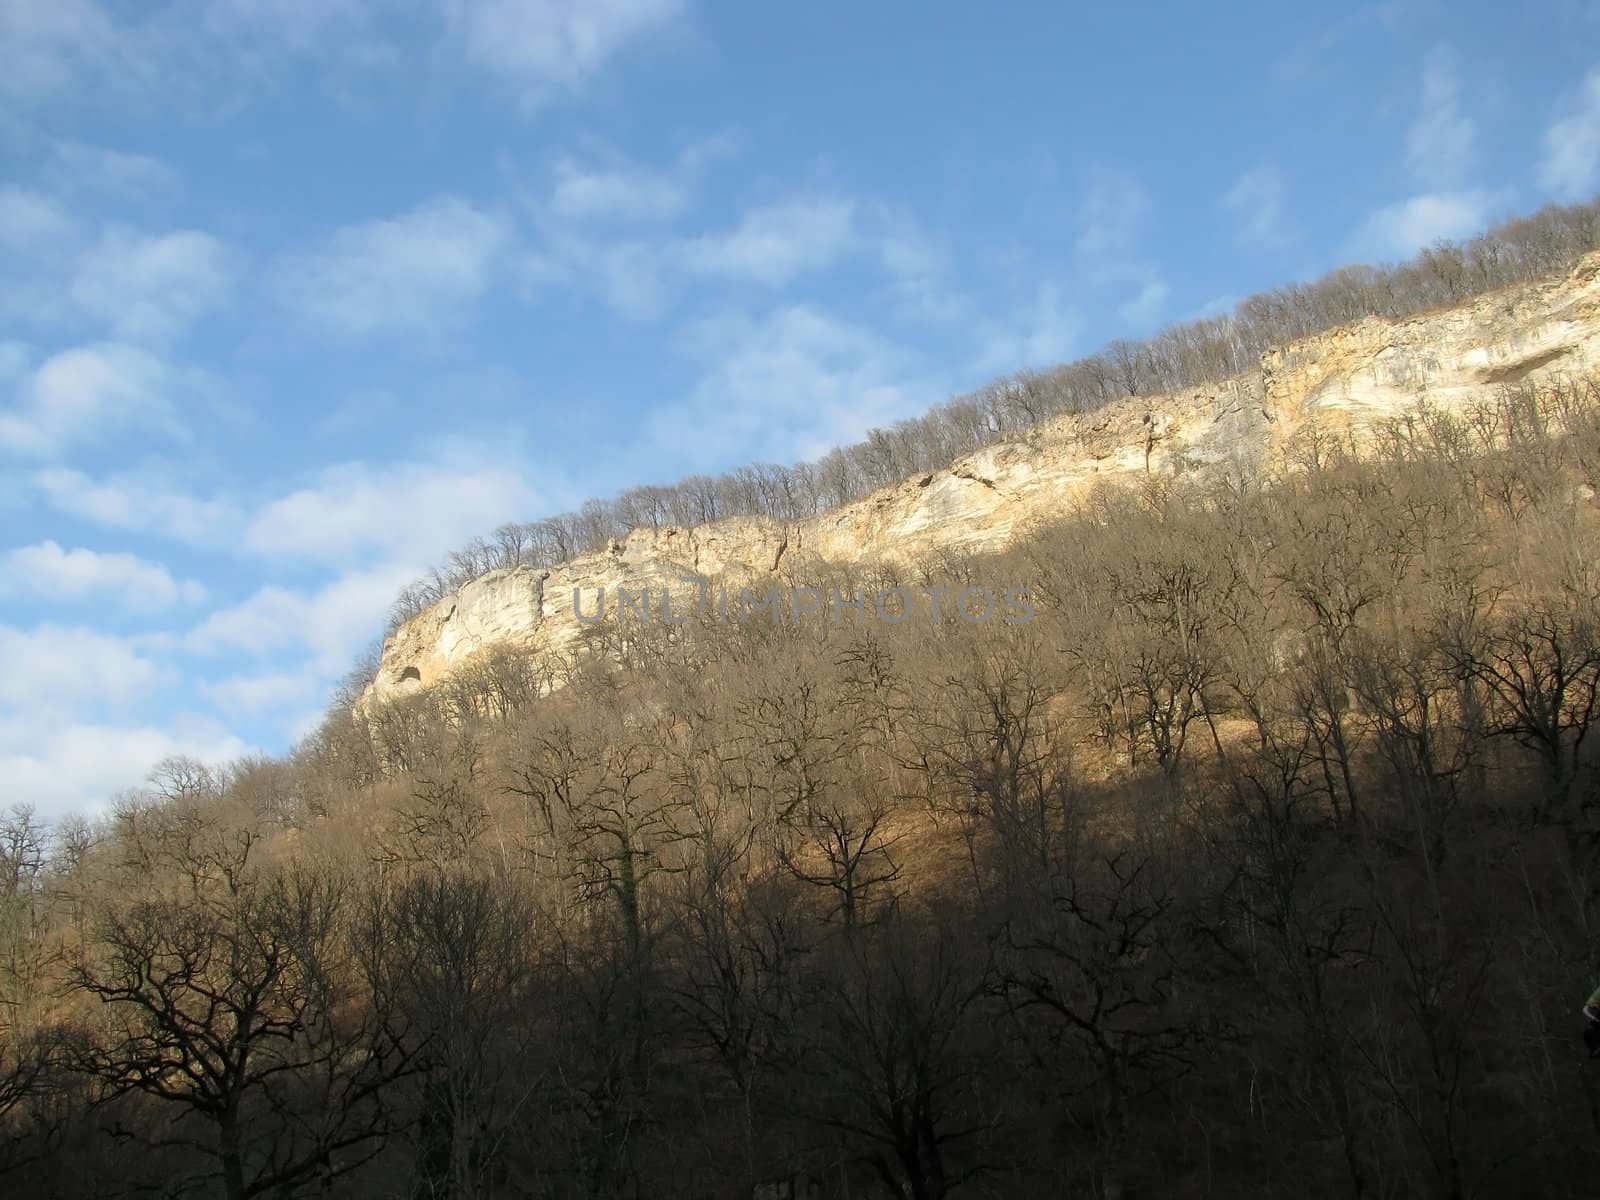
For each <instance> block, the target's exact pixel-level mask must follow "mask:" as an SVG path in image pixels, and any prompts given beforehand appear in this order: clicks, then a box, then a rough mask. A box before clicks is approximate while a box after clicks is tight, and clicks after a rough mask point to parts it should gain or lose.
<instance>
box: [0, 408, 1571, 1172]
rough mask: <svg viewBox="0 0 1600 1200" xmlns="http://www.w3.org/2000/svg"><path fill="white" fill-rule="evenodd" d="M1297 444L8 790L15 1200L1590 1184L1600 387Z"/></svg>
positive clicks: (5, 957) (6, 1007) (7, 955)
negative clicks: (54, 792) (228, 750)
mask: <svg viewBox="0 0 1600 1200" xmlns="http://www.w3.org/2000/svg"><path fill="white" fill-rule="evenodd" d="M1302 459H1303V461H1302V462H1301V463H1300V464H1299V466H1300V467H1301V468H1302V469H1300V470H1296V471H1292V472H1290V473H1288V474H1287V476H1286V477H1285V478H1283V479H1279V480H1275V481H1272V482H1270V483H1269V484H1268V485H1266V486H1258V484H1257V483H1251V484H1248V485H1240V484H1238V483H1237V482H1235V483H1234V484H1231V485H1223V484H1209V485H1205V486H1201V485H1199V484H1198V483H1191V482H1188V481H1186V480H1185V479H1183V478H1160V479H1157V478H1152V479H1151V480H1149V481H1148V482H1147V484H1146V485H1145V486H1144V487H1143V488H1141V489H1130V490H1126V491H1118V490H1107V491H1104V492H1102V493H1098V494H1096V495H1095V496H1093V497H1092V498H1091V499H1090V500H1089V501H1088V502H1086V503H1085V504H1084V506H1083V507H1082V508H1081V510H1080V511H1078V512H1076V513H1072V514H1066V515H1064V517H1063V519H1062V520H1061V521H1060V522H1059V523H1057V524H1054V525H1052V526H1050V527H1046V528H1041V529H1039V530H1037V531H1036V533H1035V534H1034V535H1033V536H1032V537H1031V538H1029V539H1028V540H1027V541H1026V542H1025V543H1024V544H1022V545H1020V546H1018V547H1017V548H1016V549H1015V550H1014V551H1012V552H1009V553H1007V554H1006V555H1003V556H998V557H991V558H984V559H975V560H950V559H946V560H944V561H941V562H938V563H929V564H926V566H925V567H923V568H920V569H918V570H914V571H904V572H886V571H880V572H879V573H878V574H876V575H871V576H869V575H867V574H864V573H862V572H861V571H860V570H859V569H857V570H856V571H855V573H853V574H852V573H851V572H850V571H846V570H844V569H842V568H840V569H834V575H833V578H832V580H831V582H832V583H834V584H837V585H839V586H844V587H849V586H872V587H881V586H888V585H893V584H906V585H918V584H921V585H924V586H927V585H937V584H956V585H959V584H964V583H978V584H985V585H993V586H999V585H1002V584H1004V585H1011V584H1013V583H1018V582H1025V583H1028V584H1030V585H1031V587H1032V588H1033V590H1034V594H1035V596H1036V598H1037V600H1038V602H1039V603H1038V609H1039V615H1038V617H1037V618H1036V619H1035V620H1034V621H1033V622H1032V623H1030V624H1027V625H1023V626H1007V625H1003V624H1000V623H993V624H989V625H971V624H967V623H964V622H961V621H957V620H954V619H949V618H947V619H946V620H945V621H944V622H943V623H941V624H937V625H936V624H934V623H933V622H932V621H931V619H925V618H924V615H922V614H919V615H918V616H917V618H916V619H913V620H909V621H907V622H906V623H904V624H901V625H896V626H891V625H886V624H880V623H873V624H870V625H865V624H864V625H859V626H858V625H855V624H852V623H850V622H845V623H841V624H838V625H832V624H828V623H826V622H810V623H806V622H801V623H798V624H795V623H791V624H787V625H781V624H780V625H775V624H772V623H769V622H764V621H756V622H751V623H749V624H745V625H738V624H724V625H714V626H708V627H705V628H700V627H696V626H693V625H689V626H684V627H681V628H680V627H669V626H663V625H648V626H638V625H634V626H632V627H630V631H629V633H630V636H628V637H627V638H623V637H622V636H621V631H619V630H618V629H617V627H616V626H614V625H601V626H595V627H594V628H593V629H591V630H590V631H589V632H588V638H589V640H588V642H587V643H586V645H585V646H584V647H583V648H581V649H580V650H578V651H577V652H575V653H574V654H573V655H572V656H571V657H570V658H568V659H563V660H559V661H546V660H539V661H535V660H532V659H530V658H528V657H525V656H523V655H520V654H518V653H514V652H511V651H500V652H496V653H492V654H488V655H486V656H483V657H481V658H479V659H478V660H476V661H475V663H474V664H473V665H472V666H471V667H470V669H467V670H463V671H462V672H461V673H459V674H458V675H457V676H455V677H453V678H451V679H450V680H448V681H442V682H441V683H439V684H438V685H436V686H434V687H433V688H431V689H429V690H426V691H423V692H419V693H417V694H416V695H414V696H410V697H407V698H405V699H404V700H402V701H400V702H397V703H395V704H393V705H390V706H386V707H383V708H381V709H379V710H377V711H375V712H374V713H373V714H371V717H370V719H358V718H357V717H354V716H352V714H351V711H350V709H349V708H348V706H347V704H346V703H345V702H346V701H348V699H349V697H344V698H342V700H341V702H340V703H339V704H336V705H335V706H334V708H333V709H332V710H331V712H330V715H329V717H328V718H327V720H326V722H325V723H324V724H323V726H322V727H321V728H320V730H319V731H318V732H316V733H315V734H314V735H313V736H311V737H310V738H309V739H308V740H307V741H306V742H305V743H304V744H303V745H302V746H301V747H299V748H298V750H297V751H296V752H295V753H294V754H293V755H291V756H289V757H288V758H286V759H283V760H261V761H250V762H244V763H240V764H238V765H236V766H234V767H232V768H230V769H227V770H210V769H207V768H204V767H201V766H198V765H196V764H193V763H188V762H184V761H170V762H168V763H165V764H163V766H162V767H161V768H160V769H159V770H158V771H157V772H156V773H155V775H154V776H153V777H152V780H151V786H150V787H148V788H146V789H144V790H143V791H141V792H139V793H136V794H132V795H129V796H126V797H123V798H122V799H121V800H119V801H118V802H117V803H116V804H115V806H114V807H113V809H112V811H111V812H110V814H109V815H108V816H107V817H105V818H104V819H103V820H100V821H98V822H95V823H86V822H82V821H74V822H66V823H63V824H62V825H60V826H58V827H56V828H55V829H47V828H45V827H44V826H42V825H41V824H40V823H39V822H38V821H37V820H35V819H34V818H33V817H32V815H31V814H30V813H29V812H28V811H27V810H26V809H22V808H19V809H16V810H13V812H12V814H11V816H10V818H9V819H8V820H6V821H5V823H4V825H3V828H0V864H3V866H4V871H3V874H0V914H3V922H4V923H3V928H0V1123H3V1127H4V1133H5V1135H6V1137H5V1140H4V1141H3V1143H0V1146H3V1152H0V1191H4V1193H5V1194H7V1195H15V1196H27V1197H30V1198H39V1200H45V1198H51V1197H60V1198H62V1200H72V1198H77V1197H89V1196H94V1197H105V1196H171V1197H179V1196H219V1197H225V1198H227V1200H238V1198H240V1197H253V1196H270V1197H280V1198H286V1197H295V1196H309V1195H318V1196H323V1197H347V1196H348V1197H396V1198H400V1197H406V1198H415V1200H421V1198H424V1197H452V1198H462V1200H465V1198H468V1197H471V1198H490V1197H494V1198H502V1200H509V1198H512V1197H519V1198H520V1197H633V1198H641V1197H685V1198H688V1197H719V1196H720V1197H729V1198H733V1197H741V1198H755V1197H761V1198H765V1200H776V1198H780V1197H783V1198H791V1200H792V1198H794V1197H813V1198H821V1197H829V1198H833V1197H846V1196H849V1197H866V1196H884V1197H905V1196H910V1197H917V1198H919V1200H926V1198H936V1197H947V1196H949V1197H956V1196H973V1197H980V1196H987V1197H1001V1196H1005V1197H1017V1196H1063V1195H1082V1196H1097V1197H1117V1196H1122V1197H1130V1196H1196V1197H1199V1196H1238V1195H1281V1196H1295V1197H1299V1196H1351V1197H1415V1196H1437V1197H1442V1198H1464V1197H1475V1196H1545V1197H1552V1196H1573V1197H1576V1196H1589V1195H1593V1194H1594V1192H1595V1180H1596V1178H1600V1061H1596V1062H1594V1063H1591V1062H1590V1061H1589V1060H1588V1059H1587V1057H1586V1055H1585V1053H1584V1050H1583V1048H1582V1045H1581V1043H1580V1042H1579V1036H1578V1035H1579V1032H1580V1031H1579V1028H1578V1027H1579V1025H1580V1024H1581V1022H1580V1020H1579V1017H1578V1008H1579V1005H1580V1004H1581V1003H1582V1002H1583V1000H1584V998H1585V997H1586V996H1587V994H1588V992H1589V990H1590V988H1591V987H1592V986H1593V984H1594V982H1595V979H1596V974H1597V972H1600V953H1597V942H1596V928H1597V926H1596V922H1597V921H1600V751H1597V744H1600V738H1597V737H1596V736H1595V732H1594V731H1595V729H1596V724H1597V719H1600V600H1597V597H1600V522H1597V520H1596V516H1597V512H1596V499H1595V495H1596V489H1597V487H1600V387H1596V386H1594V385H1592V384H1590V385H1574V386H1569V387H1563V388H1560V389H1556V390H1553V391H1549V392H1546V393H1544V394H1543V395H1540V396H1534V395H1530V394H1528V393H1526V392H1523V393H1517V394H1508V395H1507V396H1506V397H1505V399H1504V400H1503V401H1502V402H1500V403H1498V404H1496V405H1493V406H1491V407H1488V408H1486V409H1484V410H1482V411H1478V412H1474V413H1471V414H1466V415H1464V416H1460V417H1456V418H1447V417H1444V416H1440V415H1438V414H1436V413H1429V412H1426V411H1425V412H1423V413H1421V414H1420V415H1419V416H1418V418H1417V419H1416V420H1414V421H1411V422H1408V423H1406V424H1403V425H1397V426H1395V427H1394V428H1393V429H1391V430H1389V431H1387V433H1386V435H1385V437H1384V439H1383V443H1382V450H1381V454H1380V455H1378V456H1375V457H1367V458H1364V459H1362V460H1357V459H1355V458H1353V457H1352V456H1350V455H1349V454H1347V453H1345V452H1344V449H1343V448H1342V447H1341V446H1339V445H1338V444H1334V443H1330V442H1328V441H1327V440H1313V441H1309V442H1308V443H1307V444H1306V445H1305V446H1304V447H1303V454H1302ZM805 570H806V576H805V579H804V582H806V583H808V584H816V583H817V582H818V581H819V579H820V580H822V582H824V583H828V582H830V580H829V579H828V571H829V570H830V569H829V568H827V567H826V566H825V565H823V564H807V566H806V568H805ZM557 685H559V686H557Z"/></svg>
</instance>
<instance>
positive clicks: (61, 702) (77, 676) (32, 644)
mask: <svg viewBox="0 0 1600 1200" xmlns="http://www.w3.org/2000/svg"><path fill="white" fill-rule="evenodd" d="M0 663H4V664H5V670H4V671H0V706H7V707H15V708H26V709H28V710H30V711H32V710H36V709H49V708H55V707H58V706H66V707H73V706H76V705H78V704H85V705H93V704H102V703H103V704H110V705H113V706H116V705H125V704H128V703H130V702H132V701H135V700H138V699H140V698H142V697H147V696H148V695H149V693H150V692H151V691H152V690H153V689H154V688H155V687H156V686H157V685H158V684H160V683H161V682H162V681H163V680H164V679H165V678H166V674H167V673H166V671H165V670H164V669H163V668H162V667H160V666H159V665H158V664H157V663H155V662H154V661H152V660H151V659H149V658H147V657H146V656H145V655H143V654H142V653H140V652H139V651H138V650H137V649H136V648H135V647H134V646H133V645H132V644H131V643H130V642H129V641H128V640H126V639H124V638H117V637H109V636H107V635H105V634H102V633H98V632H96V631H95V630H93V629H85V628H81V627H69V626H61V625H53V624H46V625H40V626H38V627H37V628H34V629H31V630H22V629H17V628H14V627H12V626H9V625H0Z"/></svg>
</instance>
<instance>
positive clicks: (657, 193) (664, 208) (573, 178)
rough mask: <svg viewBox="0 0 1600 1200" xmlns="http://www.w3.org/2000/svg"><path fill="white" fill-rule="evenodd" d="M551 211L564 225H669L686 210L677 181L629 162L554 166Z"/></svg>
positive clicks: (686, 195)
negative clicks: (567, 222) (569, 222)
mask: <svg viewBox="0 0 1600 1200" xmlns="http://www.w3.org/2000/svg"><path fill="white" fill-rule="evenodd" d="M553 173H554V176H555V182H554V185H553V187H552V188H551V193H550V211H551V212H553V213H555V215H557V216H559V217H563V218H566V219H568V220H576V221H584V220H606V219H610V220H621V221H669V220H671V219H672V218H674V217H676V216H679V215H681V214H682V213H683V212H684V211H685V210H686V209H687V208H688V207H689V200H690V190H689V187H688V185H687V184H686V183H685V182H684V181H683V180H681V179H677V178H674V177H672V176H670V175H667V174H665V173H663V172H660V171H652V170H650V169H648V168H646V167H641V166H638V165H636V164H633V163H627V162H614V163H611V164H608V165H604V166H595V165H586V164H583V163H580V162H578V161H577V160H576V159H574V158H571V157H564V158H561V159H558V160H557V161H556V164H555V167H554V170H553Z"/></svg>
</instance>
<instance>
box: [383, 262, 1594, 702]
mask: <svg viewBox="0 0 1600 1200" xmlns="http://www.w3.org/2000/svg"><path fill="white" fill-rule="evenodd" d="M1597 367H1600V254H1595V255H1590V256H1588V257H1587V258H1585V259H1583V260H1582V261H1580V263H1579V264H1578V266H1577V268H1576V269H1575V270H1574V271H1573V272H1572V273H1571V274H1570V275H1568V276H1566V277H1564V278H1561V279H1557V280H1552V281H1547V282H1543V283H1536V284H1529V285H1524V286H1519V287H1515V288H1508V289H1505V290H1502V291H1499V292H1493V293H1490V294H1488V295H1485V296H1481V297H1479V298H1477V299H1475V300H1473V301H1471V302H1470V303H1467V304H1463V305H1461V306H1460V307H1457V308H1452V309H1447V310H1443V311H1438V312H1434V313H1429V314H1425V315H1422V316H1417V317H1413V318H1410V319H1407V320H1404V321H1387V320H1382V319H1378V318H1369V319H1367V320H1363V321H1359V322H1356V323H1355V324H1353V325H1348V326H1344V327H1342V328H1339V329H1335V330H1332V331H1330V332H1328V333H1324V334H1319V335H1317V336H1315V337H1310V338H1306V339H1303V340H1301V341H1297V342H1293V343H1290V344H1288V345H1285V346H1283V347H1280V348H1277V349H1274V350H1270V351H1268V352H1267V353H1266V354H1265V355H1263V356H1262V359H1261V365H1260V368H1259V369H1258V370H1256V371H1253V372H1250V373H1249V374H1246V375H1242V376H1239V377H1237V378H1234V379H1230V380H1226V381H1224V382H1221V383H1218V384H1214V385H1208V386H1204V387H1197V388H1191V389H1188V390H1186V391H1183V392H1179V393H1177V394H1174V395H1165V396H1151V397H1134V398H1131V399H1128V400H1125V401H1121V402H1119V403H1116V404H1112V405H1110V406H1108V407H1106V408H1102V409H1099V410H1097V411H1095V412H1093V413H1089V414H1086V415H1082V416H1069V417H1062V418H1058V419H1056V420H1053V421H1051V422H1049V423H1047V424H1045V425H1043V426H1040V427H1039V428H1037V429H1034V430H1032V431H1030V432H1029V433H1028V434H1027V435H1026V436H1025V437H1022V438H1019V439H1017V440H1014V441H1007V442H1002V443H999V444H996V445H993V446H989V447H986V448H985V449H983V450H980V451H978V452H976V453H974V454H971V455H968V456H966V457H965V458H962V459H960V460H958V461H957V462H955V463H952V464H951V465H950V467H949V468H947V469H945V470H942V471H936V472H934V473H932V474H931V475H927V476H924V477H921V478H917V479H912V480H908V481H906V482H904V483H901V484H898V485H896V486H894V487H889V488H885V489H883V490H882V491H879V492H876V493H874V494H872V495H870V496H867V497H865V498H864V499H861V500H858V501H856V502H855V503H852V504H849V505H846V506H844V507H843V508H839V509H836V510H833V511H831V512H827V513H823V514H821V515H820V516H816V517H812V518H808V519H806V520H803V521H799V522H792V523H781V522H777V521H772V520H768V519H764V518H756V517H736V518H731V519H728V520H723V521H718V522H714V523H712V524H709V525H705V526H701V527H699V528H694V529H683V528H661V529H639V530H635V531H634V532H632V533H631V534H629V535H628V537H627V538H626V539H624V540H623V541H621V542H619V543H614V544H613V545H612V546H611V547H610V548H609V549H608V550H606V551H602V552H599V553H594V554H586V555H583V556H581V557H579V558H575V559H573V560H571V561H569V562H566V563H563V564H561V565H560V566H557V567H555V568H553V569H551V570H537V571H535V570H532V569H528V568H517V569H515V570H503V571H493V572H490V573H489V574H487V575H484V576H483V577H481V578H479V579H476V580H474V581H473V582H471V583H469V584H467V585H466V586H464V587H462V588H461V589H460V590H459V591H458V592H456V593H455V594H454V595H452V596H449V597H447V598H446V599H444V600H442V601H440V602H439V603H437V604H435V605H433V606H432V607H431V608H429V609H427V610H426V611H424V612H422V613H420V614H419V615H418V616H416V617H414V618H413V619H411V620H410V621H407V622H406V623H405V624H404V625H402V626H401V627H400V628H399V629H397V630H396V631H395V632H394V634H393V635H392V636H391V637H390V638H389V639H388V641H387V642H385V644H384V647H383V656H382V662H381V665H380V667H379V670H378V675H377V678H376V679H375V680H374V681H373V683H372V684H371V685H370V686H369V687H368V689H367V691H366V692H365V693H364V695H363V697H362V701H363V703H366V702H368V701H370V700H374V699H385V698H389V697H393V696H395V695H399V694H403V693H405V692H406V691H409V690H412V689H415V688H417V687H421V686H425V685H427V684H430V683H434V682H437V681H439V680H440V679H441V678H444V677H446V676H448V675H449V674H450V672H451V671H452V670H454V669H456V668H457V667H458V666H459V665H460V664H462V663H463V662H465V661H466V660H467V659H469V658H470V657H471V656H472V655H473V654H474V653H476V652H477V651H479V650H481V649H483V648H484V647H487V646H490V645H494V644H497V643H501V642H516V643H520V644H522V645H526V646H528V647H530V648H533V649H535V650H539V651H547V652H554V651H559V650H561V649H562V648H564V647H566V646H569V645H570V644H571V643H572V642H573V641H574V640H575V639H576V638H577V637H578V636H579V634H580V633H581V632H582V631H583V629H584V624H583V622H582V621H580V620H579V619H578V618H577V616H576V615H575V614H574V613H573V611H572V607H573V595H574V589H577V588H581V589H583V596H584V597H585V598H586V602H587V604H589V605H592V604H593V603H594V598H595V595H596V590H597V589H599V588H602V587H604V588H606V589H607V593H608V594H611V595H614V594H615V590H616V589H617V588H618V587H619V586H621V587H627V588H629V589H633V590H635V591H636V590H637V589H640V588H643V587H651V586H654V587H660V586H662V585H669V586H672V587H673V588H674V589H687V591H685V592H684V593H683V594H692V591H693V585H692V584H689V583H686V582H685V581H686V579H687V577H689V576H693V575H697V576H704V577H710V578H712V579H714V580H722V581H726V582H728V583H730V584H732V585H734V586H738V585H741V584H744V583H747V582H750V581H753V580H756V579H759V578H760V577H762V576H771V575H772V574H773V573H774V572H776V571H777V570H778V569H779V568H780V566H781V565H782V564H784V561H785V560H786V559H789V558H791V556H792V557H793V558H794V559H801V558H804V557H808V556H815V557H818V558H822V559H826V560H830V561H841V562H860V561H865V560H899V561H902V562H911V561H916V560H918V559H920V558H922V557H924V556H926V555H928V554H930V553H933V552H938V551H960V550H990V549H997V548H999V547H1002V546H1004V545H1005V544H1006V543H1007V542H1008V541H1009V540H1010V539H1011V538H1012V537H1013V536H1015V535H1016V534H1017V533H1018V532H1019V531H1020V530H1022V529H1023V528H1024V527H1026V526H1027V524H1028V523H1029V522H1030V521H1032V520H1035V519H1037V518H1040V517H1044V516H1049V515H1051V514H1054V513H1059V512H1062V511H1064V510H1066V509H1068V508H1070V507H1071V506H1072V505H1073V503H1074V502H1075V501H1077V500H1078V499H1079V498H1080V497H1081V496H1082V495H1083V494H1084V493H1085V492H1086V491H1087V490H1088V489H1089V488H1091V487H1092V486H1093V485H1094V484H1096V483H1098V482H1101V481H1107V480H1111V481H1115V480H1130V479H1136V478H1138V477H1141V476H1143V475H1146V474H1147V473H1149V474H1158V473H1172V472H1175V471H1180V470H1182V471H1192V472H1198V473H1202V474H1205V473H1215V472H1217V471H1222V470H1229V469H1267V470H1272V469H1275V468H1277V467H1279V466H1281V465H1283V464H1284V463H1285V462H1287V461H1288V460H1289V459H1290V458H1291V457H1292V456H1293V454H1294V452H1295V450H1296V448H1297V447H1299V446H1302V445H1304V444H1305V443H1306V442H1307V441H1309V439H1310V436H1311V431H1312V430H1322V431H1326V432H1328V433H1330V434H1334V435H1337V436H1339V437H1341V438H1343V439H1354V440H1355V441H1356V442H1357V443H1359V442H1361V441H1362V440H1363V439H1365V438H1366V437H1368V436H1370V434H1371V433H1372V432H1373V431H1374V430H1376V429H1377V428H1378V427H1379V426H1380V425H1382V424H1383V423H1384V422H1385V421H1387V420H1389V419H1391V418H1394V417H1397V416H1402V415H1403V414H1405V413H1406V412H1408V411H1411V410H1414V409H1416V407H1417V406H1418V405H1419V404H1422V403H1423V402H1428V403H1431V404H1433V405H1435V406H1437V407H1439V408H1442V409H1447V410H1461V409H1464V408H1466V407H1468V406H1470V405H1472V404H1473V403H1475V402H1479V401H1487V400H1490V399H1492V398H1493V397H1494V396H1495V394H1496V393H1497V391H1498V390H1499V389H1500V388H1501V387H1502V386H1504V385H1505V384H1508V383H1516V382H1521V381H1524V380H1526V381H1531V382H1537V381H1540V380H1546V379H1550V378H1554V377H1558V376H1563V375H1565V376H1577V375H1582V374H1587V373H1589V372H1592V371H1594V370H1596V368H1597Z"/></svg>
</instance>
